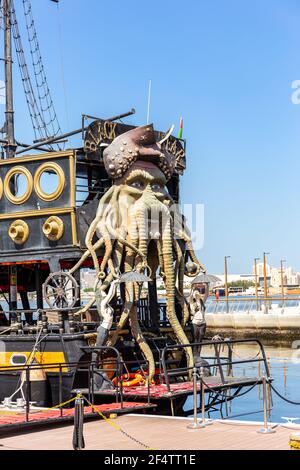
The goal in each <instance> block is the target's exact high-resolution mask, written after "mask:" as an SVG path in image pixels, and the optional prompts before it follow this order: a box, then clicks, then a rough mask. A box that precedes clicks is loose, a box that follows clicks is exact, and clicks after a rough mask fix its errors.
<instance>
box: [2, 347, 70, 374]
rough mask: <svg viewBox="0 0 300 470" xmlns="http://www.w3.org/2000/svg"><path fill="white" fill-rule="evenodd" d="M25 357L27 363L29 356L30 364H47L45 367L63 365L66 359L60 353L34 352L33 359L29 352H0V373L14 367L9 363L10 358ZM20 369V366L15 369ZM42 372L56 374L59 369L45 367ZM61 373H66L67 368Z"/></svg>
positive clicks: (63, 368)
mask: <svg viewBox="0 0 300 470" xmlns="http://www.w3.org/2000/svg"><path fill="white" fill-rule="evenodd" d="M19 355H20V356H26V358H27V361H28V359H29V356H31V359H30V362H31V363H32V362H34V363H38V364H41V365H42V364H43V365H44V364H47V365H49V366H50V365H51V364H59V363H65V362H66V359H65V355H64V353H63V352H62V351H54V352H53V351H51V352H50V351H44V352H39V351H38V352H36V353H35V354H34V357H32V353H31V352H29V351H26V352H25V351H24V352H23V351H18V352H0V367H1V369H0V372H1V371H3V370H8V369H5V367H10V368H11V367H12V366H16V364H13V363H12V362H11V358H12V356H19ZM21 368H22V365H21V364H20V365H19V366H16V369H21ZM43 370H44V371H46V372H58V371H59V367H49V368H47V367H45V368H44V369H43ZM61 370H62V372H68V368H67V367H62V369H61Z"/></svg>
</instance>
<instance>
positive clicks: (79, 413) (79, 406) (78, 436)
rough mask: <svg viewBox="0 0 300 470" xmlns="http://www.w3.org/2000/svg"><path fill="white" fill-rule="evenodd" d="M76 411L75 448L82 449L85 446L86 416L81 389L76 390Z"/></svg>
mask: <svg viewBox="0 0 300 470" xmlns="http://www.w3.org/2000/svg"><path fill="white" fill-rule="evenodd" d="M76 393H77V397H76V400H75V412H74V431H73V449H74V450H82V449H84V448H85V442H84V437H83V418H84V401H83V398H82V396H81V394H80V392H79V391H77V392H76Z"/></svg>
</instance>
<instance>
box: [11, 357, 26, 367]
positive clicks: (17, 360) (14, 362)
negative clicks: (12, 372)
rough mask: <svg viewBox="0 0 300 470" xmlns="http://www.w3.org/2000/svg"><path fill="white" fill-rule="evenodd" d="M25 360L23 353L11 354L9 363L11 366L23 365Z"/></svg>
mask: <svg viewBox="0 0 300 470" xmlns="http://www.w3.org/2000/svg"><path fill="white" fill-rule="evenodd" d="M26 362H27V357H26V356H25V354H13V355H12V356H11V358H10V363H11V364H12V365H13V366H24V365H25V364H26Z"/></svg>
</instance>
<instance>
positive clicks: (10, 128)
mask: <svg viewBox="0 0 300 470" xmlns="http://www.w3.org/2000/svg"><path fill="white" fill-rule="evenodd" d="M3 17H4V64H5V91H6V93H5V95H6V98H5V116H6V119H5V131H6V140H7V143H6V144H5V150H6V158H13V157H14V156H15V152H16V148H17V144H16V141H15V126H14V106H13V77H12V41H11V0H3Z"/></svg>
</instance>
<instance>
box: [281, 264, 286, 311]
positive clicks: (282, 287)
mask: <svg viewBox="0 0 300 470" xmlns="http://www.w3.org/2000/svg"><path fill="white" fill-rule="evenodd" d="M283 263H286V259H281V260H280V277H281V295H282V299H283V301H282V307H284V279H283Z"/></svg>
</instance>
